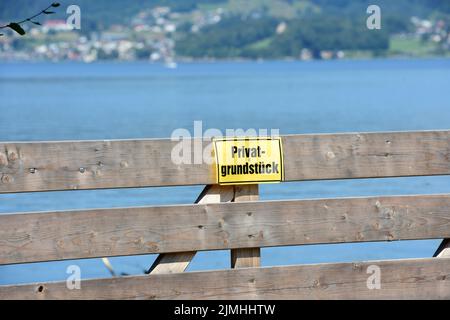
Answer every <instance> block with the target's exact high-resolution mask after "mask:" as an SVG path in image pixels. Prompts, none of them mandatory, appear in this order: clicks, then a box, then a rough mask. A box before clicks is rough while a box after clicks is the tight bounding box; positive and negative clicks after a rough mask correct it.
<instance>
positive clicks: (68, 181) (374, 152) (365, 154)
mask: <svg viewBox="0 0 450 320" xmlns="http://www.w3.org/2000/svg"><path fill="white" fill-rule="evenodd" d="M282 139H283V147H284V162H285V179H286V181H297V180H317V179H346V178H372V177H374V178H376V177H397V176H422V175H445V174H450V131H448V130H445V131H419V132H390V133H350V134H312V135H292V136H284V137H282ZM195 141H197V142H195ZM196 143H200V144H201V141H200V142H199V140H195V139H194V140H192V143H190V145H191V151H192V152H191V155H190V158H191V159H192V161H194V154H193V150H196V149H198V148H197V147H194V146H195V145H196ZM178 144H179V142H176V141H170V140H158V139H155V140H112V141H109V140H106V141H67V142H32V143H27V142H0V193H13V192H32V191H49V190H74V189H96V188H127V187H147V186H175V185H196V184H214V183H216V177H215V174H216V172H215V170H214V166H213V165H208V164H205V163H203V164H175V163H174V162H173V161H172V160H171V153H172V150H174V149H173V148H174V147H175V146H176V145H178ZM188 145H189V143H188ZM208 145H209V142H208V141H206V142H204V143H203V146H204V147H207V146H208ZM200 148H201V147H200ZM175 150H176V149H175ZM197 160H198V155H197Z"/></svg>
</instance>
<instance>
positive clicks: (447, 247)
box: [433, 239, 450, 258]
mask: <svg viewBox="0 0 450 320" xmlns="http://www.w3.org/2000/svg"><path fill="white" fill-rule="evenodd" d="M433 257H437V258H449V257H450V239H444V240H442V242H441V244H440V245H439V247H438V248H437V250H436V252H435V253H434V255H433Z"/></svg>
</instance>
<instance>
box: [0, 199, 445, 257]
mask: <svg viewBox="0 0 450 320" xmlns="http://www.w3.org/2000/svg"><path fill="white" fill-rule="evenodd" d="M430 238H450V195H418V196H395V197H368V198H342V199H317V200H290V201H264V202H263V201H262V202H242V203H220V204H205V205H198V204H197V205H182V206H162V207H139V208H119V209H101V210H100V209H98V210H84V211H63V212H48V213H27V214H11V215H0V264H14V263H24V262H33V261H47V260H61V259H75V258H90V257H104V256H119V255H133V254H145V253H165V252H183V251H196V250H216V249H237V248H255V247H268V246H281V245H300V244H314V243H341V242H361V241H379V240H388V241H392V240H400V239H430Z"/></svg>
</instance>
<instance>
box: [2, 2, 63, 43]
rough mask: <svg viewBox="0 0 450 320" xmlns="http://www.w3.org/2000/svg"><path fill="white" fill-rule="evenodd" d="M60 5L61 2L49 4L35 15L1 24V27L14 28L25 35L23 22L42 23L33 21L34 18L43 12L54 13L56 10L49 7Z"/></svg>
mask: <svg viewBox="0 0 450 320" xmlns="http://www.w3.org/2000/svg"><path fill="white" fill-rule="evenodd" d="M59 6H60V4H59V3H58V2H54V3H52V4H51V5H49V6H48V7H47V8H45V9H43V10H41V11H40V12H38V13H36V14H35V15H33V16H31V17H29V18H26V19H24V20H22V21H19V22H10V23H9V24H7V25H4V26H0V29H5V28H10V29H12V30H14V31H15V32H17V33H18V34H20V35H21V36H23V35H25V30H24V29H23V28H22V26H21V24H23V23H26V22H31V23H33V24H36V25H41V24H40V23H39V22H37V21H33V19H35V18H37V17H39V16H40V15H42V14H53V13H55V12H54V11H48V9H50V8H52V7H53V8H57V7H59ZM0 36H3V34H0Z"/></svg>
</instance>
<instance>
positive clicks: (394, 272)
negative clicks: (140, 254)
mask: <svg viewBox="0 0 450 320" xmlns="http://www.w3.org/2000/svg"><path fill="white" fill-rule="evenodd" d="M370 266H372V267H370ZM374 266H375V267H374ZM378 268H379V269H378ZM374 270H375V271H376V272H377V274H379V276H380V278H379V279H380V289H376V287H375V288H374V286H370V287H371V288H372V289H369V287H368V285H367V283H368V282H369V283H370V284H372V285H373V284H374V283H376V282H375V281H373V280H372V279H369V277H370V276H373V272H374ZM378 271H379V273H378ZM199 284H201V285H199ZM0 299H450V259H449V258H439V259H438V258H430V259H412V260H393V261H372V262H364V263H338V264H319V265H304V266H290V267H270V268H244V269H233V270H223V271H208V272H187V273H178V274H161V275H150V276H133V277H123V278H112V279H111V278H110V279H99V280H86V281H82V282H81V288H80V289H79V290H76V289H75V290H69V289H67V286H66V282H58V283H41V284H32V285H19V286H0Z"/></svg>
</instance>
